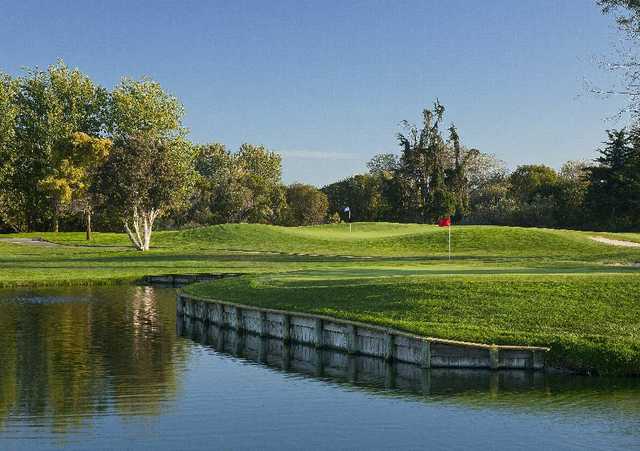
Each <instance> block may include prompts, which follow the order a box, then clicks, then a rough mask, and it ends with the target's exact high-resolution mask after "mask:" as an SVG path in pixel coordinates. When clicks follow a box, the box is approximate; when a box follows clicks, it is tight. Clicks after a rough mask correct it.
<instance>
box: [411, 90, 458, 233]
mask: <svg viewBox="0 0 640 451" xmlns="http://www.w3.org/2000/svg"><path fill="white" fill-rule="evenodd" d="M444 111H445V108H444V106H443V105H442V104H440V102H439V101H437V100H436V102H435V103H434V105H433V109H432V110H429V109H425V110H424V111H423V112H422V119H423V121H422V128H420V129H418V128H417V127H416V126H415V125H412V124H410V123H409V122H407V121H403V122H402V124H403V126H404V128H405V130H406V132H405V134H403V133H399V134H398V141H399V143H400V146H401V148H402V158H401V160H400V172H402V174H403V176H404V179H405V180H406V181H407V182H408V183H409V186H408V192H409V193H410V192H411V190H415V194H416V196H417V199H416V201H415V202H414V203H415V204H416V207H418V208H420V210H421V214H420V217H421V219H422V221H424V222H433V221H434V220H435V219H437V218H439V217H442V216H449V215H451V214H452V213H454V212H455V199H454V196H453V194H452V193H451V191H450V190H449V188H448V187H447V185H446V178H445V171H446V163H447V145H446V143H445V140H444V138H443V137H442V134H441V132H440V123H441V122H442V120H443V117H444Z"/></svg>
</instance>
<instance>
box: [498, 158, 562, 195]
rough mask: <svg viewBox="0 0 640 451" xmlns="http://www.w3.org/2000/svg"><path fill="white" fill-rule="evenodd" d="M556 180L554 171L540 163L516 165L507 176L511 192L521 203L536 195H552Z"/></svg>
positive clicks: (556, 175)
mask: <svg viewBox="0 0 640 451" xmlns="http://www.w3.org/2000/svg"><path fill="white" fill-rule="evenodd" d="M557 181H558V174H557V173H556V171H555V170H554V169H553V168H550V167H549V166H545V165H542V164H529V165H526V164H525V165H522V166H518V168H517V169H516V170H515V171H514V172H513V173H512V174H511V175H510V176H509V182H510V184H511V190H510V191H511V193H512V194H513V195H514V196H515V197H516V199H518V200H519V201H520V202H523V203H526V202H531V201H532V200H533V198H534V197H535V196H538V195H541V196H548V195H552V194H553V193H554V190H555V186H556V183H557Z"/></svg>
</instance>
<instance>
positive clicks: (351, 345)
mask: <svg viewBox="0 0 640 451" xmlns="http://www.w3.org/2000/svg"><path fill="white" fill-rule="evenodd" d="M359 351H360V350H359V349H358V329H357V327H356V326H354V325H353V324H349V325H348V326H347V352H348V353H349V354H357V353H358V352H359Z"/></svg>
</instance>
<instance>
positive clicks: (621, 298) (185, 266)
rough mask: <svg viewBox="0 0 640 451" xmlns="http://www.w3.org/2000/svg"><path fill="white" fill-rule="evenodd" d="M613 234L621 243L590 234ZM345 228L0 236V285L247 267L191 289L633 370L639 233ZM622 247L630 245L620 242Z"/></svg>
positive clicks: (639, 323)
mask: <svg viewBox="0 0 640 451" xmlns="http://www.w3.org/2000/svg"><path fill="white" fill-rule="evenodd" d="M597 237H600V238H607V239H609V240H618V241H623V242H624V243H617V244H618V245H614V244H610V243H609V244H608V243H603V242H598V241H595V240H594V239H593V238H597ZM447 240H448V232H447V229H446V228H438V227H435V226H431V225H417V224H388V223H355V224H353V231H352V232H349V228H348V226H346V225H345V224H337V225H323V226H313V227H297V228H285V227H277V226H267V225H254V224H233V225H220V226H211V227H205V228H199V229H190V230H183V231H166V232H163V231H160V232H156V233H154V235H153V243H152V249H151V250H150V251H147V252H138V251H135V250H133V248H132V247H131V246H130V244H129V242H128V238H127V237H126V235H125V234H111V233H96V234H95V236H94V240H92V241H91V242H87V241H85V240H84V235H83V234H82V233H57V234H54V233H38V234H20V235H17V234H16V235H3V237H2V239H1V240H0V286H5V287H13V286H38V285H74V284H99V283H116V282H127V281H134V280H137V279H140V278H141V277H142V276H144V275H154V274H166V273H175V274H190V273H224V272H229V273H244V274H246V275H245V276H243V277H239V278H229V279H224V280H221V281H215V282H203V283H198V284H193V285H190V286H188V287H186V288H185V290H186V291H187V292H189V293H193V294H196V295H199V296H205V297H209V298H214V299H221V300H226V301H233V302H239V303H244V304H253V305H259V306H262V307H272V308H279V309H288V310H297V311H302V312H309V313H320V314H323V315H329V316H334V317H338V318H344V319H351V320H358V321H365V322H369V323H374V324H380V325H384V326H390V327H394V328H397V329H402V330H406V331H410V332H415V333H418V334H421V335H426V336H432V337H439V338H450V339H457V340H468V341H480V342H484V343H495V344H519V345H541V346H550V347H551V352H550V353H549V357H548V361H549V364H550V365H551V366H557V367H561V368H568V369H572V370H578V371H583V372H592V373H598V374H619V375H623V374H624V375H631V374H634V375H637V374H640V267H639V266H640V264H639V263H640V247H632V244H631V243H640V234H612V233H595V232H594V233H592V232H577V231H568V230H552V229H535V228H518V227H497V226H458V227H454V228H453V230H452V251H453V252H452V259H451V260H449V258H448V241H447ZM622 244H626V245H622Z"/></svg>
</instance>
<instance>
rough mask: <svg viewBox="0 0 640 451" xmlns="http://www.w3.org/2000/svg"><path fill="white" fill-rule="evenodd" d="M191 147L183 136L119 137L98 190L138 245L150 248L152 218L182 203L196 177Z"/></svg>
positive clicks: (102, 169)
mask: <svg viewBox="0 0 640 451" xmlns="http://www.w3.org/2000/svg"><path fill="white" fill-rule="evenodd" d="M192 162H193V151H192V148H191V146H190V144H189V143H188V142H186V141H185V140H183V139H180V138H178V139H168V138H157V137H149V136H145V135H135V136H130V137H129V136H127V137H123V138H118V139H117V140H116V141H115V142H114V146H113V148H112V150H111V153H110V154H109V158H108V160H107V161H106V163H105V164H104V165H103V166H102V168H101V169H100V171H99V183H98V184H97V186H96V193H98V194H99V195H100V196H101V198H102V205H103V206H104V207H105V208H107V209H109V210H111V211H113V212H114V214H116V215H117V216H118V217H119V218H121V220H122V222H123V224H124V228H125V230H126V232H127V234H128V236H129V239H130V240H131V242H132V243H133V245H134V246H135V248H136V249H138V250H140V251H146V250H149V247H150V243H151V233H152V230H153V224H154V221H155V220H156V219H157V218H158V217H160V216H161V215H163V214H166V213H168V212H170V211H177V210H180V209H181V208H183V207H184V205H185V203H186V201H187V200H188V198H189V194H190V193H191V188H192V186H193V181H194V171H193V166H192Z"/></svg>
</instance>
